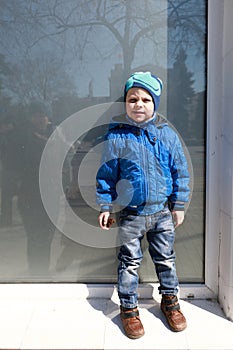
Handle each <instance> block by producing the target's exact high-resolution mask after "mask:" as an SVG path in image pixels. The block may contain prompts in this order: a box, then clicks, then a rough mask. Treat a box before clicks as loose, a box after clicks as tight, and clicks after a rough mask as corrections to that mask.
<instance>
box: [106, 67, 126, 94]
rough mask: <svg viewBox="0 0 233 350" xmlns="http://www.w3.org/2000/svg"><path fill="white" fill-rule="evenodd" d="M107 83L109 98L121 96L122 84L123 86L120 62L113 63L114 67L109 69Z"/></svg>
mask: <svg viewBox="0 0 233 350" xmlns="http://www.w3.org/2000/svg"><path fill="white" fill-rule="evenodd" d="M109 85H110V98H111V100H112V101H116V100H118V99H119V98H120V97H121V96H122V86H124V76H123V66H122V64H121V63H118V64H115V66H114V69H112V70H111V76H110V78H109Z"/></svg>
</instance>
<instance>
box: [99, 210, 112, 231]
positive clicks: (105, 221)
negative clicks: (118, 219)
mask: <svg viewBox="0 0 233 350" xmlns="http://www.w3.org/2000/svg"><path fill="white" fill-rule="evenodd" d="M114 223H115V219H113V218H110V213H109V212H108V211H107V212H104V213H100V215H99V225H100V227H101V228H102V229H103V230H109V229H110V227H111V226H112V225H113V224H114Z"/></svg>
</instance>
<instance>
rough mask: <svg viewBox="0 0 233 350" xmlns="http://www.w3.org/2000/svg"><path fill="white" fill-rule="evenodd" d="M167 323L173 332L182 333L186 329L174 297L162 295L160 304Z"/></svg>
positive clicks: (184, 320) (183, 318)
mask: <svg viewBox="0 0 233 350" xmlns="http://www.w3.org/2000/svg"><path fill="white" fill-rule="evenodd" d="M161 310H162V311H163V313H164V315H165V317H166V319H167V322H168V324H169V326H170V328H171V330H173V331H174V332H180V331H183V330H184V329H185V328H186V327H187V323H186V319H185V317H184V315H183V314H182V312H181V310H180V304H179V302H178V299H177V296H176V295H165V294H164V295H163V296H162V302H161Z"/></svg>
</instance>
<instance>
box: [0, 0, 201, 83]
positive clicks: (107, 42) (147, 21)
mask: <svg viewBox="0 0 233 350" xmlns="http://www.w3.org/2000/svg"><path fill="white" fill-rule="evenodd" d="M204 3H205V2H204V1H203V0H197V1H196V0H172V1H171V0H167V1H165V0H145V1H142V0H134V1H132V0H129V1H122V0H115V1H110V0H89V1H88V0H79V1H77V0H70V1H60V0H50V1H47V0H33V1H32V0H31V1H28V0H27V1H25V0H21V1H15V0H11V1H6V0H2V1H1V8H2V9H4V10H5V11H6V12H7V13H8V16H7V17H6V16H5V17H4V18H5V22H8V23H7V25H8V26H10V25H11V24H10V21H12V20H13V22H15V23H16V22H17V24H18V25H19V28H18V31H19V32H20V33H23V34H24V40H25V39H26V38H27V47H30V48H32V47H33V46H35V45H36V44H38V43H41V42H42V41H47V42H48V41H50V42H53V44H56V45H61V43H62V45H63V47H64V48H65V49H66V50H68V51H69V54H71V53H73V54H78V55H79V58H80V59H84V54H85V52H87V51H88V50H89V49H90V48H92V49H94V50H96V52H99V53H100V55H101V56H102V57H106V56H107V55H112V54H113V53H116V52H121V55H122V60H123V67H124V76H125V75H128V74H129V72H130V71H131V68H132V64H133V62H134V60H135V53H136V52H138V51H137V50H139V51H140V49H141V47H142V46H143V45H144V44H145V42H147V43H148V42H151V41H152V42H153V47H154V51H156V52H157V56H158V57H159V53H160V50H162V49H163V45H164V43H165V40H166V38H165V37H164V36H163V33H164V28H165V27H167V16H168V21H169V25H170V26H171V27H172V28H173V34H174V38H173V39H174V45H178V46H180V45H184V44H185V45H186V46H187V45H189V47H193V49H195V50H196V51H198V50H199V49H200V48H201V47H202V45H200V38H202V39H203V31H204V28H203V23H204V20H203V18H204V16H205V8H204V7H205V5H204ZM0 24H4V23H3V22H1V20H0ZM5 26H6V23H5ZM29 28H31V31H28V29H29ZM103 29H104V30H103ZM67 33H69V37H68V36H67ZM100 37H101V38H100Z"/></svg>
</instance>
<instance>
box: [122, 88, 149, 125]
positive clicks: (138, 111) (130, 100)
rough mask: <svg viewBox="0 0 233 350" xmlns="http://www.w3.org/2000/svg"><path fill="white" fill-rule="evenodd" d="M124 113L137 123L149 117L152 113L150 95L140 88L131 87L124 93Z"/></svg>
mask: <svg viewBox="0 0 233 350" xmlns="http://www.w3.org/2000/svg"><path fill="white" fill-rule="evenodd" d="M126 113H127V115H128V116H129V117H130V118H131V119H133V120H134V121H135V122H137V123H142V122H145V121H146V120H148V119H150V118H151V117H152V116H153V114H154V102H153V99H152V97H151V95H150V94H149V93H148V92H147V91H146V90H144V89H142V88H137V87H134V88H131V89H130V90H129V91H128V92H127V95H126Z"/></svg>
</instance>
